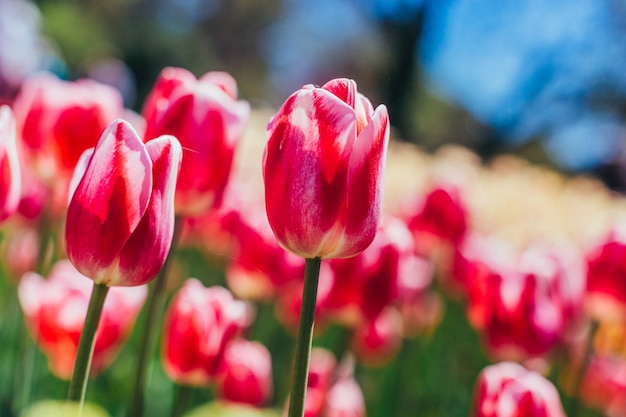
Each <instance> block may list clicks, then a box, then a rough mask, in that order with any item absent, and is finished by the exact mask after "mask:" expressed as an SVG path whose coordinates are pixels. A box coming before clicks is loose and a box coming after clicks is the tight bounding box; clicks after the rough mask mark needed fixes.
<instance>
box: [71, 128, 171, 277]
mask: <svg viewBox="0 0 626 417" xmlns="http://www.w3.org/2000/svg"><path fill="white" fill-rule="evenodd" d="M180 158H181V148H180V144H179V143H178V141H177V140H176V138H174V137H172V136H161V137H159V138H157V139H154V140H152V141H150V142H148V143H147V144H145V145H144V144H143V142H142V141H141V139H140V138H139V136H137V134H136V133H135V131H134V130H133V128H132V127H131V126H130V125H129V124H128V123H127V122H124V121H122V120H116V121H114V122H113V123H111V124H110V125H109V126H108V127H107V129H106V130H105V131H104V133H103V134H102V137H101V139H100V141H98V144H97V145H96V148H95V150H88V151H86V152H85V154H83V156H82V158H81V161H80V162H79V163H78V165H77V168H76V171H75V173H74V178H73V179H72V183H73V184H74V185H73V186H74V187H75V191H74V192H73V194H72V196H71V201H70V204H69V208H68V214H67V223H66V229H65V240H66V246H67V252H68V255H69V258H70V260H71V261H72V263H73V264H74V265H75V266H76V268H77V269H78V270H79V271H81V272H82V273H83V274H85V275H86V276H88V277H90V278H91V279H93V280H94V282H95V283H98V284H105V285H107V286H113V285H124V286H132V285H140V284H143V283H146V282H148V281H150V280H151V279H153V278H154V277H155V276H156V274H157V273H158V271H159V270H160V269H161V267H162V265H163V262H164V261H165V258H166V256H167V253H168V251H169V248H170V245H171V242H172V235H173V229H174V191H175V185H176V176H177V173H178V168H179V166H180Z"/></svg>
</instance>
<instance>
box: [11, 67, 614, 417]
mask: <svg viewBox="0 0 626 417" xmlns="http://www.w3.org/2000/svg"><path fill="white" fill-rule="evenodd" d="M237 95H238V93H237V85H236V82H235V80H234V79H233V78H232V77H231V76H230V75H228V74H227V73H223V72H209V73H207V74H205V75H203V76H202V77H201V78H199V79H197V78H196V77H195V76H194V75H193V74H191V73H190V72H188V71H187V70H184V69H181V68H166V69H164V70H163V71H162V73H161V75H160V76H159V78H158V80H157V81H156V83H155V85H154V87H153V89H152V91H151V92H150V94H149V96H148V98H147V99H146V102H145V103H144V106H143V110H142V112H141V114H136V113H133V112H131V111H129V110H127V109H124V107H123V105H122V100H121V98H120V96H119V94H118V93H117V92H116V91H115V90H114V89H112V88H110V87H107V86H104V85H101V84H98V83H96V82H94V81H90V80H79V81H74V82H68V81H61V80H59V79H57V78H55V77H54V76H52V75H49V74H43V75H37V76H34V77H32V78H30V79H28V80H26V81H25V83H24V85H23V86H22V88H21V91H20V93H19V95H18V96H17V97H16V98H15V100H14V101H13V102H12V103H10V105H5V106H2V107H1V108H0V164H2V166H1V172H2V176H0V217H1V218H2V220H3V221H4V229H3V230H4V235H3V239H4V242H3V250H4V253H5V264H6V269H7V271H8V275H9V276H11V277H12V278H13V279H14V282H15V286H16V293H17V297H19V307H20V315H21V316H22V317H23V320H24V324H25V327H26V328H27V329H28V332H29V334H30V336H31V337H32V340H33V341H34V343H35V344H36V345H37V347H38V348H39V349H40V350H41V351H42V352H43V353H44V354H45V355H46V357H47V359H48V364H49V368H50V371H51V372H52V373H53V374H54V375H55V376H56V377H58V378H59V379H60V380H68V381H69V388H68V396H67V401H60V402H57V403H54V404H53V405H50V404H48V403H46V404H44V405H42V404H32V405H31V404H26V405H24V409H20V407H21V406H22V404H12V406H11V407H10V409H11V410H12V412H13V413H15V415H21V414H20V413H23V415H24V416H33V417H34V416H38V415H53V414H52V412H51V411H50V410H51V408H49V407H53V406H54V407H61V408H62V409H63V411H62V413H63V415H71V413H75V415H81V414H83V415H85V416H87V415H93V416H96V415H101V414H97V413H101V412H102V410H101V409H98V408H97V407H96V408H91V407H92V406H91V405H85V403H84V401H85V396H86V393H87V392H88V384H87V382H88V380H89V377H90V376H91V377H95V376H97V375H98V374H99V373H100V372H103V371H104V370H105V369H107V368H108V367H109V366H111V365H112V363H113V362H114V361H115V359H116V356H117V354H118V352H119V351H120V349H121V348H122V346H123V345H124V343H125V342H126V341H127V340H128V338H129V337H130V335H131V333H132V331H133V328H134V327H135V322H136V321H137V320H139V319H141V320H142V321H143V323H142V325H141V326H138V328H141V329H142V331H143V332H142V334H141V335H138V336H137V338H138V339H139V340H141V343H139V345H138V348H137V351H136V352H134V355H135V361H134V363H135V364H136V366H137V367H136V370H135V371H134V372H133V377H134V378H135V381H134V384H133V390H131V391H130V392H128V395H127V397H128V405H127V406H126V405H124V406H122V407H119V406H116V407H114V408H115V409H116V410H122V411H121V412H122V413H125V415H128V416H131V417H140V416H142V415H143V414H144V408H145V403H146V401H149V398H146V392H147V387H148V386H149V384H150V367H151V366H152V365H153V364H152V363H151V362H152V358H153V356H154V355H153V352H154V351H155V350H156V349H158V351H159V357H160V358H161V366H162V369H163V370H164V372H165V374H166V375H167V376H168V377H169V378H170V379H171V380H172V381H173V382H174V383H175V384H176V385H177V386H178V387H179V391H180V395H177V396H176V398H175V401H173V404H172V410H171V412H168V413H167V414H169V415H172V416H182V415H189V416H192V415H194V416H196V415H197V416H199V415H212V414H202V412H198V411H196V412H195V413H194V411H193V410H191V411H190V410H188V409H187V408H188V407H187V406H186V402H185V395H184V394H185V390H186V389H187V388H190V387H211V389H212V391H213V392H214V396H215V398H217V399H218V400H219V401H220V403H223V404H238V405H239V407H244V406H245V407H246V408H245V409H246V410H248V411H249V412H250V413H253V412H254V411H253V410H259V412H265V411H267V410H277V409H278V411H273V412H274V413H275V414H277V415H280V414H281V413H283V414H285V415H289V417H296V416H297V417H301V416H303V415H305V416H307V417H344V416H354V417H364V416H365V415H366V414H367V412H366V403H367V401H366V399H365V398H364V394H363V391H362V389H361V387H360V385H359V381H358V378H357V376H356V375H355V372H354V369H355V366H372V367H377V366H384V365H385V364H387V363H389V361H390V360H392V359H393V358H394V357H395V355H396V354H397V353H398V351H399V349H400V346H401V344H402V341H403V339H405V338H413V337H421V336H424V337H426V336H425V335H427V334H429V332H431V331H432V330H433V329H434V328H435V327H436V326H437V323H438V322H439V320H440V318H441V316H442V314H444V311H443V305H444V303H443V302H442V298H444V297H445V298H449V299H454V300H456V301H459V302H461V303H463V305H464V306H465V308H466V312H467V319H468V321H469V323H470V324H471V325H472V327H473V328H475V329H476V332H477V333H478V334H479V335H480V337H481V340H482V342H483V348H484V350H485V352H486V354H487V356H488V357H489V358H490V359H491V360H492V361H493V364H492V365H490V366H488V367H487V368H485V369H484V370H483V371H482V372H481V373H480V374H479V375H477V378H476V385H475V387H474V388H473V389H474V400H473V404H472V408H471V410H468V413H469V415H470V416H471V417H510V416H517V417H535V416H537V417H561V416H565V411H564V406H563V405H562V401H561V398H560V393H559V391H558V390H557V387H558V388H559V389H560V390H561V392H564V393H566V394H567V395H568V397H569V398H571V399H573V404H574V405H577V404H578V403H579V402H580V403H584V404H585V405H587V406H592V407H595V408H598V409H600V410H601V411H602V412H604V413H605V414H606V415H607V416H609V417H614V416H621V415H624V413H626V372H624V371H625V370H626V356H625V355H626V327H625V323H624V319H625V318H626V281H625V280H626V235H624V236H622V235H621V234H620V233H619V227H618V225H617V224H616V226H615V228H614V229H612V230H611V231H608V230H607V233H606V236H603V240H602V241H600V242H593V244H591V242H589V241H586V242H584V243H585V245H582V244H580V243H581V242H578V241H577V242H573V241H571V240H556V239H550V240H548V239H543V240H542V239H535V240H534V241H532V242H525V243H524V245H519V244H512V242H511V241H510V240H507V239H504V238H502V236H499V235H498V234H497V233H495V232H494V231H493V230H492V231H491V232H494V233H490V230H489V228H488V227H484V224H483V225H482V226H481V225H480V222H479V221H477V219H476V216H475V207H476V206H477V205H476V204H474V203H473V202H472V196H470V195H469V193H468V188H466V187H465V185H464V184H465V183H466V182H467V179H468V178H463V180H465V181H458V180H454V179H453V178H452V177H450V176H448V177H447V178H445V179H441V178H438V179H436V180H432V181H430V182H428V186H427V187H425V188H423V189H422V190H420V192H413V191H411V192H407V191H404V192H400V193H398V192H397V189H401V190H407V189H410V187H404V188H403V186H404V185H405V184H404V183H411V182H419V181H420V180H419V179H418V175H417V174H415V175H413V174H411V173H410V172H411V171H410V170H404V171H402V176H401V177H398V175H396V176H394V173H395V174H397V167H398V166H399V165H402V161H401V159H402V154H403V153H404V152H405V151H406V148H405V147H403V146H402V145H399V144H397V143H395V142H393V141H392V142H391V146H389V143H390V142H389V136H390V126H389V120H388V116H387V111H386V108H385V107H384V106H383V105H380V106H378V107H376V108H375V107H374V106H372V104H371V103H370V101H369V100H368V99H367V98H366V97H365V96H363V95H362V94H360V93H359V92H358V91H357V87H356V84H355V82H354V81H352V80H348V79H335V80H332V81H330V82H328V83H327V84H325V85H324V86H322V87H315V86H311V85H307V86H304V87H303V88H302V89H300V90H298V91H296V92H295V93H294V94H292V95H291V96H290V97H289V98H288V99H287V100H286V101H285V103H284V104H283V105H282V107H281V108H280V109H279V110H278V111H277V112H276V113H275V114H274V115H273V116H272V117H270V118H268V120H265V121H264V122H265V124H267V130H266V132H263V131H262V132H256V133H252V134H249V130H250V127H249V121H250V116H251V109H250V106H249V104H248V103H247V102H245V101H243V100H239V99H238V97H237ZM244 134H246V135H247V136H251V137H253V138H254V139H260V140H259V141H258V143H260V144H261V147H262V148H263V152H262V155H261V153H255V152H249V150H247V151H246V150H244V149H243V147H242V145H243V143H242V141H243V139H242V138H243V137H244ZM248 140H249V139H248ZM254 147H255V146H254V145H253V146H252V148H254ZM388 147H389V149H388ZM238 149H239V151H238V152H239V153H237V152H236V151H237V150H238ZM388 151H389V152H388ZM408 153H410V151H409V152H408ZM386 164H387V169H388V170H389V171H390V174H392V175H390V176H388V177H387V178H384V176H383V174H384V173H385V170H386ZM394 164H396V165H394ZM457 168H458V169H459V170H461V171H462V169H461V168H462V167H460V166H458V167H457ZM394 169H395V170H396V172H394ZM457 174H458V171H457ZM392 182H393V183H392ZM383 186H384V187H383ZM383 188H390V189H391V190H392V197H391V198H388V197H385V198H383ZM394 190H396V192H395V193H393V191H394ZM513 193H515V191H513ZM399 194H401V198H398V195H399ZM393 197H396V200H395V201H394V200H393ZM475 198H476V194H475V195H474V199H475ZM472 204H474V205H472ZM479 205H480V204H478V206H479ZM526 214H527V216H529V217H530V218H532V217H533V215H534V214H533V213H532V212H528V213H526ZM537 221H539V220H537ZM580 227H581V228H584V227H585V222H584V221H581V222H580ZM516 243H519V242H516ZM185 246H193V247H196V248H199V249H200V251H201V252H202V253H203V254H205V255H206V256H208V257H211V258H213V259H218V264H219V265H220V267H221V268H222V269H223V276H224V283H225V285H219V284H218V283H217V280H214V279H213V277H211V276H196V277H193V276H181V273H180V271H184V270H185V268H184V266H181V265H177V264H176V262H175V260H174V258H175V256H174V255H175V253H176V251H177V250H178V249H179V248H182V247H185ZM262 304H264V305H267V304H271V305H272V306H273V309H274V312H275V315H276V317H277V318H278V320H279V321H280V322H281V324H282V325H283V326H284V327H285V328H286V329H287V330H288V331H289V332H291V333H292V334H293V335H294V338H293V339H294V345H295V348H294V349H293V352H294V355H293V358H285V357H272V353H273V352H271V351H270V350H269V349H268V348H267V347H266V346H264V345H263V344H262V343H260V342H259V341H256V340H253V339H252V338H250V337H249V331H248V330H249V328H250V327H251V326H252V325H253V324H254V322H255V320H256V309H257V307H258V306H259V305H262ZM142 311H143V312H144V314H143V315H141V316H139V313H140V312H142ZM138 317H139V318H138ZM331 326H338V327H340V328H341V329H343V332H344V337H343V339H344V340H343V343H342V344H341V346H340V347H339V348H338V349H337V350H336V351H335V352H331V351H329V350H327V349H324V348H321V347H315V346H314V345H315V342H314V337H315V336H316V335H318V334H322V333H323V332H324V331H325V330H326V329H327V328H329V327H331ZM8 327H9V326H8V325H6V322H3V327H0V334H2V333H1V332H5V334H6V332H7V331H8V330H6V329H7V328H8ZM18 356H19V355H18ZM277 360H279V361H288V362H289V364H290V365H289V366H290V369H292V371H291V375H292V378H293V380H292V382H291V383H290V385H289V387H290V394H289V396H288V398H281V397H278V396H276V395H275V393H274V392H273V386H274V383H275V376H274V375H273V369H275V367H274V364H273V361H277ZM15 377H16V378H19V377H20V375H18V374H16V375H15ZM9 385H11V384H9ZM14 385H15V384H13V385H12V386H14ZM0 397H9V399H8V402H12V400H11V398H10V397H11V392H6V393H0ZM5 400H6V398H5ZM100 405H101V406H103V407H104V408H111V407H108V404H100ZM46 407H48V408H46ZM565 408H567V407H565ZM569 408H570V417H574V416H573V414H572V413H575V412H576V410H577V409H578V407H577V406H571V407H569ZM237 410H239V411H238V412H241V409H239V408H238V409H237ZM212 412H216V411H215V410H213V411H212ZM416 412H417V411H416ZM90 413H91V414H90ZM186 413H187V414H186ZM102 415H106V414H102ZM216 415H217V414H216Z"/></svg>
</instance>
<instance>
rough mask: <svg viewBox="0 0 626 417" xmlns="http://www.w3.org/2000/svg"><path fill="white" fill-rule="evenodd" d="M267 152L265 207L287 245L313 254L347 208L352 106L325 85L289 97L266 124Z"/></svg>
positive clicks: (353, 126)
mask: <svg viewBox="0 0 626 417" xmlns="http://www.w3.org/2000/svg"><path fill="white" fill-rule="evenodd" d="M268 135H269V139H268V142H267V147H266V149H265V153H264V156H263V170H264V179H265V184H266V189H265V197H266V209H267V214H268V219H269V221H270V225H271V226H272V229H273V231H274V233H275V235H276V237H277V239H278V241H279V242H280V243H281V245H283V247H286V248H289V250H291V251H293V252H294V253H296V254H298V255H300V256H303V257H315V256H318V255H319V254H320V252H323V251H326V249H323V247H325V246H327V245H329V244H330V245H332V244H333V243H332V239H328V231H329V230H330V229H332V227H333V224H334V223H335V222H336V220H337V218H338V217H341V216H342V215H343V213H344V210H345V193H346V176H347V170H348V160H349V158H350V152H351V149H352V146H353V143H354V141H355V138H356V116H355V113H354V110H353V109H352V108H351V107H350V106H348V105H347V104H346V103H345V102H343V101H342V100H341V99H338V98H337V97H336V96H335V95H333V94H332V93H330V92H328V91H326V90H323V89H304V90H300V91H298V92H296V93H294V94H293V95H292V96H291V97H290V98H288V99H287V101H286V102H285V104H284V105H283V106H282V107H281V109H280V110H279V111H278V113H277V114H276V115H275V116H274V118H273V119H272V120H271V121H270V123H269V124H268Z"/></svg>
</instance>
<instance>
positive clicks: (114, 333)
mask: <svg viewBox="0 0 626 417" xmlns="http://www.w3.org/2000/svg"><path fill="white" fill-rule="evenodd" d="M90 292H91V285H89V281H88V280H87V278H86V277H85V276H83V275H82V274H81V273H80V272H78V271H77V270H76V268H74V266H72V264H71V263H70V262H69V261H68V260H61V261H58V262H57V263H56V264H55V265H54V266H53V268H52V270H51V271H50V274H49V276H48V278H47V279H45V278H44V277H42V276H40V275H39V274H36V273H34V272H27V273H26V274H24V276H23V277H22V279H21V280H20V283H19V287H18V295H19V300H20V304H21V306H22V310H23V311H24V315H25V317H26V324H27V327H28V330H29V331H30V333H31V334H32V336H33V338H34V339H35V341H36V343H37V345H38V346H39V347H40V348H41V350H42V351H43V352H44V353H45V354H46V356H47V357H48V363H49V365H50V369H51V370H52V372H53V373H54V374H55V375H56V376H57V377H59V378H62V379H69V378H70V377H71V376H72V370H73V368H74V359H75V357H76V352H77V349H78V340H79V337H80V334H81V330H82V328H83V324H84V320H85V314H86V312H87V305H88V303H89V295H90ZM147 293H148V291H147V287H146V286H138V287H134V288H114V289H112V290H111V291H109V294H108V297H107V299H106V301H105V304H104V308H103V311H102V318H101V321H100V325H99V327H98V330H97V333H96V342H95V349H94V353H93V363H92V367H91V373H92V374H98V373H100V372H102V371H103V370H105V369H106V368H107V367H108V366H109V365H110V363H111V362H112V361H113V360H114V359H115V356H116V355H117V352H118V351H119V349H120V348H121V346H122V345H123V344H124V342H125V340H126V339H127V338H128V336H129V335H130V332H131V330H132V328H133V326H134V323H135V319H136V318H137V315H138V314H139V311H140V310H141V307H142V306H143V303H144V300H145V299H146V296H147Z"/></svg>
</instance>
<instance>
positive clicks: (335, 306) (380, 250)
mask: <svg viewBox="0 0 626 417" xmlns="http://www.w3.org/2000/svg"><path fill="white" fill-rule="evenodd" d="M418 263H419V258H417V256H416V255H415V242H414V240H413V236H412V234H411V232H410V231H409V230H408V228H407V227H406V224H405V223H404V222H403V221H402V220H400V219H398V218H395V217H391V216H386V217H384V218H383V221H382V223H381V226H380V228H379V231H378V234H377V235H376V237H375V238H374V240H373V241H372V244H371V245H370V246H369V247H368V248H367V249H365V250H364V251H363V252H361V253H360V254H359V255H357V256H354V257H352V258H349V259H333V260H331V261H330V262H329V265H330V266H331V270H332V271H333V274H334V276H335V278H334V280H333V286H332V289H331V292H330V294H329V297H328V299H327V300H326V301H325V302H324V304H323V307H324V312H325V313H327V314H330V315H333V316H335V318H337V319H339V320H340V321H343V322H344V323H346V324H348V325H350V324H355V323H359V322H365V321H372V320H374V319H375V318H377V317H378V316H379V314H380V313H381V311H383V309H385V307H386V306H388V305H389V304H390V303H392V302H394V301H396V300H398V298H399V295H400V294H399V293H398V289H399V288H400V287H401V286H402V287H403V288H402V289H403V290H407V291H420V290H424V289H425V288H426V287H427V286H428V284H429V283H430V276H425V275H420V274H419V273H418V271H419V270H418V267H419V265H418ZM418 280H422V281H418ZM409 286H413V287H415V286H417V287H419V288H412V289H410V290H409V288H408V287H409Z"/></svg>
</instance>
